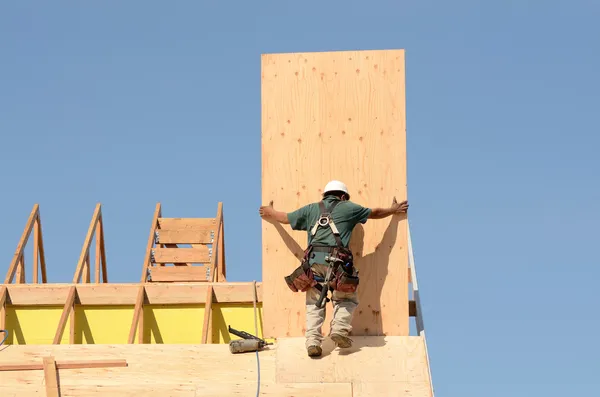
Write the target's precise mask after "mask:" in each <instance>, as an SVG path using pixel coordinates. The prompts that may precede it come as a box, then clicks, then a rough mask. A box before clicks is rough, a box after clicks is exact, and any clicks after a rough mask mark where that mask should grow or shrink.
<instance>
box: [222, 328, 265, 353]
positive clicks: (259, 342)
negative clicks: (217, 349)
mask: <svg viewBox="0 0 600 397" xmlns="http://www.w3.org/2000/svg"><path fill="white" fill-rule="evenodd" d="M228 329H229V332H230V333H232V334H234V335H236V336H239V337H240V338H242V339H235V340H232V341H230V342H229V351H230V352H231V353H234V354H236V353H245V352H253V351H259V350H261V349H263V348H264V347H265V346H267V345H272V343H269V342H267V341H266V340H264V339H261V338H259V337H257V336H254V335H252V334H249V333H248V332H245V331H238V330H237V329H234V328H231V325H230V326H228Z"/></svg>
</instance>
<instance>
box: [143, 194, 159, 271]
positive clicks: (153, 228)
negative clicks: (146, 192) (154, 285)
mask: <svg viewBox="0 0 600 397" xmlns="http://www.w3.org/2000/svg"><path fill="white" fill-rule="evenodd" d="M161 212H162V211H161V206H160V203H157V204H156V208H155V210H154V216H153V217H152V226H151V227H150V235H149V236H148V243H147V245H146V254H145V255H144V266H143V268H142V279H141V280H140V282H142V283H145V282H146V280H148V268H149V267H150V254H151V253H152V246H153V245H154V235H155V232H156V228H157V226H158V219H159V218H160V216H161Z"/></svg>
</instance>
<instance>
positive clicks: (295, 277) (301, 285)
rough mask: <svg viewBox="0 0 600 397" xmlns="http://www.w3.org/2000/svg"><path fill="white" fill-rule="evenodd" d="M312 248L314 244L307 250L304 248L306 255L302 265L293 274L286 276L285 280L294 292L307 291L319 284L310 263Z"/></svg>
mask: <svg viewBox="0 0 600 397" xmlns="http://www.w3.org/2000/svg"><path fill="white" fill-rule="evenodd" d="M312 248H313V247H312V246H309V247H308V248H307V249H306V250H304V256H303V258H302V263H301V265H300V266H298V267H297V268H296V269H295V270H294V271H293V272H292V274H290V275H289V276H286V277H285V282H286V283H287V285H288V287H290V289H291V290H292V291H294V292H305V291H308V290H309V289H311V288H312V287H314V286H315V285H317V280H315V274H314V273H313V271H312V269H311V268H310V264H309V256H310V253H311V252H312Z"/></svg>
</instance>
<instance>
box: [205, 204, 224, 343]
mask: <svg viewBox="0 0 600 397" xmlns="http://www.w3.org/2000/svg"><path fill="white" fill-rule="evenodd" d="M216 219H217V238H216V241H217V242H218V241H221V240H220V239H221V230H222V229H221V225H222V222H223V203H219V206H218V208H217V218H216ZM217 245H218V244H217ZM214 251H215V252H214V255H213V257H212V258H211V264H210V276H209V277H210V281H211V282H215V281H216V279H217V278H218V277H217V275H216V269H217V263H218V262H219V261H221V259H220V257H219V250H214ZM213 298H214V293H213V286H212V284H211V285H209V286H208V290H207V291H206V307H205V308H204V322H203V324H204V325H203V327H202V343H207V341H208V335H212V328H211V321H210V319H211V315H212V302H213ZM210 343H212V339H211V340H210Z"/></svg>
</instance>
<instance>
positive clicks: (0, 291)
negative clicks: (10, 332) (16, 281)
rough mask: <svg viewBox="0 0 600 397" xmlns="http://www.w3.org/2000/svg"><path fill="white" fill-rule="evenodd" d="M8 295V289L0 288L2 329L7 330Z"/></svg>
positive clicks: (2, 286) (0, 326)
mask: <svg viewBox="0 0 600 397" xmlns="http://www.w3.org/2000/svg"><path fill="white" fill-rule="evenodd" d="M7 295H8V287H7V286H6V285H1V286H0V329H6V296H7Z"/></svg>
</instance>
